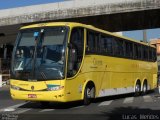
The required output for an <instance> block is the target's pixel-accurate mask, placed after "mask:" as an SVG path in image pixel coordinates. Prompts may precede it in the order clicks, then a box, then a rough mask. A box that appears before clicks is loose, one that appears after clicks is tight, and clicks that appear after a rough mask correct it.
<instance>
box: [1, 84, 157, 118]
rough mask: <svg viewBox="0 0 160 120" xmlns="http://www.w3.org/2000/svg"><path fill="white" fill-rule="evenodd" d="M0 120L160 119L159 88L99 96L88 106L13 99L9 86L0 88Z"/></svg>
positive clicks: (78, 103)
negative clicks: (44, 105) (139, 93)
mask: <svg viewBox="0 0 160 120" xmlns="http://www.w3.org/2000/svg"><path fill="white" fill-rule="evenodd" d="M0 119H1V120H57V119H58V120H65V119H67V120H90V119H92V120H120V119H122V120H139V119H141V120H148V119H152V120H159V119H160V94H159V93H158V91H157V90H154V91H151V92H149V93H148V94H147V95H144V96H138V97H134V96H133V94H127V95H118V96H111V97H106V98H99V99H96V100H95V101H94V102H93V103H91V104H90V105H88V106H84V105H83V104H82V102H81V101H77V102H71V103H65V104H64V103H63V104H62V103H50V104H49V106H47V107H43V106H41V105H40V103H36V102H25V101H14V100H12V99H11V97H10V94H9V87H8V86H4V87H3V88H0Z"/></svg>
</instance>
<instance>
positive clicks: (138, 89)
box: [135, 84, 140, 92]
mask: <svg viewBox="0 0 160 120" xmlns="http://www.w3.org/2000/svg"><path fill="white" fill-rule="evenodd" d="M135 91H136V92H139V91H140V85H139V84H136V90H135Z"/></svg>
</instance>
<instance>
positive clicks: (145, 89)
mask: <svg viewBox="0 0 160 120" xmlns="http://www.w3.org/2000/svg"><path fill="white" fill-rule="evenodd" d="M146 91H147V85H146V83H144V85H143V93H145V92H146Z"/></svg>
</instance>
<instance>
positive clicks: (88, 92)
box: [83, 85, 95, 105]
mask: <svg viewBox="0 0 160 120" xmlns="http://www.w3.org/2000/svg"><path fill="white" fill-rule="evenodd" d="M93 98H95V87H94V86H93V85H87V86H86V88H85V90H84V99H83V102H84V105H89V104H90V103H91V100H92V99H93Z"/></svg>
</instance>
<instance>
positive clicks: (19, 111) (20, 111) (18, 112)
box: [12, 109, 31, 114]
mask: <svg viewBox="0 0 160 120" xmlns="http://www.w3.org/2000/svg"><path fill="white" fill-rule="evenodd" d="M29 110H31V109H24V110H22V109H21V110H18V111H15V112H12V113H13V114H21V113H24V112H27V111H29Z"/></svg>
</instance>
